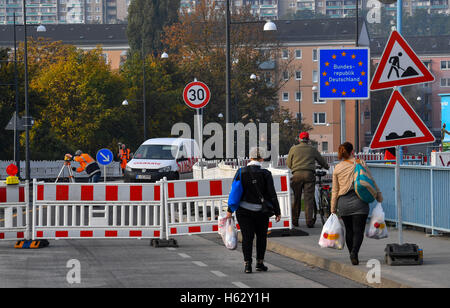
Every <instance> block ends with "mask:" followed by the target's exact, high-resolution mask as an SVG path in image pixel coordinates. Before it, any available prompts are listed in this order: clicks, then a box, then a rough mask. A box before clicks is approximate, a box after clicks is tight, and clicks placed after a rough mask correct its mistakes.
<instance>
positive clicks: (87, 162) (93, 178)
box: [72, 150, 101, 183]
mask: <svg viewBox="0 0 450 308" xmlns="http://www.w3.org/2000/svg"><path fill="white" fill-rule="evenodd" d="M73 160H74V161H76V162H78V163H79V164H80V167H78V168H75V167H72V170H73V171H76V172H83V171H85V170H86V173H87V174H88V175H89V183H97V182H98V180H99V179H100V174H101V171H100V167H99V166H98V164H97V162H96V161H95V159H93V158H92V157H91V156H90V155H89V154H86V153H83V152H82V151H81V150H78V151H76V152H75V156H74V158H73Z"/></svg>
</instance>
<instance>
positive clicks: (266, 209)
mask: <svg viewBox="0 0 450 308" xmlns="http://www.w3.org/2000/svg"><path fill="white" fill-rule="evenodd" d="M247 169H248V173H250V177H251V178H252V183H253V185H255V188H256V191H257V193H258V195H259V199H260V200H261V212H262V213H263V214H264V215H266V216H267V217H269V218H270V217H272V216H273V215H275V211H274V210H273V205H272V203H271V202H270V201H268V200H266V199H264V196H263V195H262V193H261V191H260V190H259V188H258V185H256V181H255V178H254V177H253V173H252V172H251V171H250V169H251V168H247Z"/></svg>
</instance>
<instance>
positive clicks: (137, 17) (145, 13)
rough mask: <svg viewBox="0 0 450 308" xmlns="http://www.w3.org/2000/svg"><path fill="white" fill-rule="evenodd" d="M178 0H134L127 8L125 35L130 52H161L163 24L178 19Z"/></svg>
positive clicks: (166, 24)
mask: <svg viewBox="0 0 450 308" xmlns="http://www.w3.org/2000/svg"><path fill="white" fill-rule="evenodd" d="M179 7H180V0H134V1H132V2H131V3H130V6H129V8H128V27H127V36H128V42H129V44H130V47H131V51H132V52H138V51H140V50H141V49H144V53H147V52H157V53H161V51H162V50H163V45H162V44H161V34H162V32H163V28H164V27H165V26H168V25H171V24H172V23H174V22H176V21H177V20H178V11H179Z"/></svg>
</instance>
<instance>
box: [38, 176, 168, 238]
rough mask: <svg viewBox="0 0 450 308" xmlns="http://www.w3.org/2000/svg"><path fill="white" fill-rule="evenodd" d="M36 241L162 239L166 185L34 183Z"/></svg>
mask: <svg viewBox="0 0 450 308" xmlns="http://www.w3.org/2000/svg"><path fill="white" fill-rule="evenodd" d="M33 199H34V200H33V218H32V228H33V230H32V238H33V240H35V239H89V238H97V239H99V238H101V239H110V238H127V239H130V238H135V239H141V238H146V239H158V238H163V230H164V229H163V228H164V226H163V218H164V212H163V211H164V203H163V191H162V189H161V185H160V184H158V183H155V184H130V183H126V184H104V183H95V184H87V183H38V182H37V181H36V180H34V182H33Z"/></svg>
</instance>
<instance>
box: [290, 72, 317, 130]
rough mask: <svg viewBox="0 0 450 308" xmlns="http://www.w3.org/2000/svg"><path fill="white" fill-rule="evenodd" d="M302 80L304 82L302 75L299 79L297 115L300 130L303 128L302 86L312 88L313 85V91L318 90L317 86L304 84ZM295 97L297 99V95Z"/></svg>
mask: <svg viewBox="0 0 450 308" xmlns="http://www.w3.org/2000/svg"><path fill="white" fill-rule="evenodd" d="M296 77H297V76H296ZM301 82H302V78H301V76H300V78H299V79H298V115H297V117H298V130H299V131H301V130H302V109H301V102H302V88H310V87H311V90H313V91H316V90H317V87H316V86H310V85H303V86H302V84H301ZM313 95H314V94H313ZM295 99H297V95H296V96H295ZM313 99H314V96H313Z"/></svg>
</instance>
